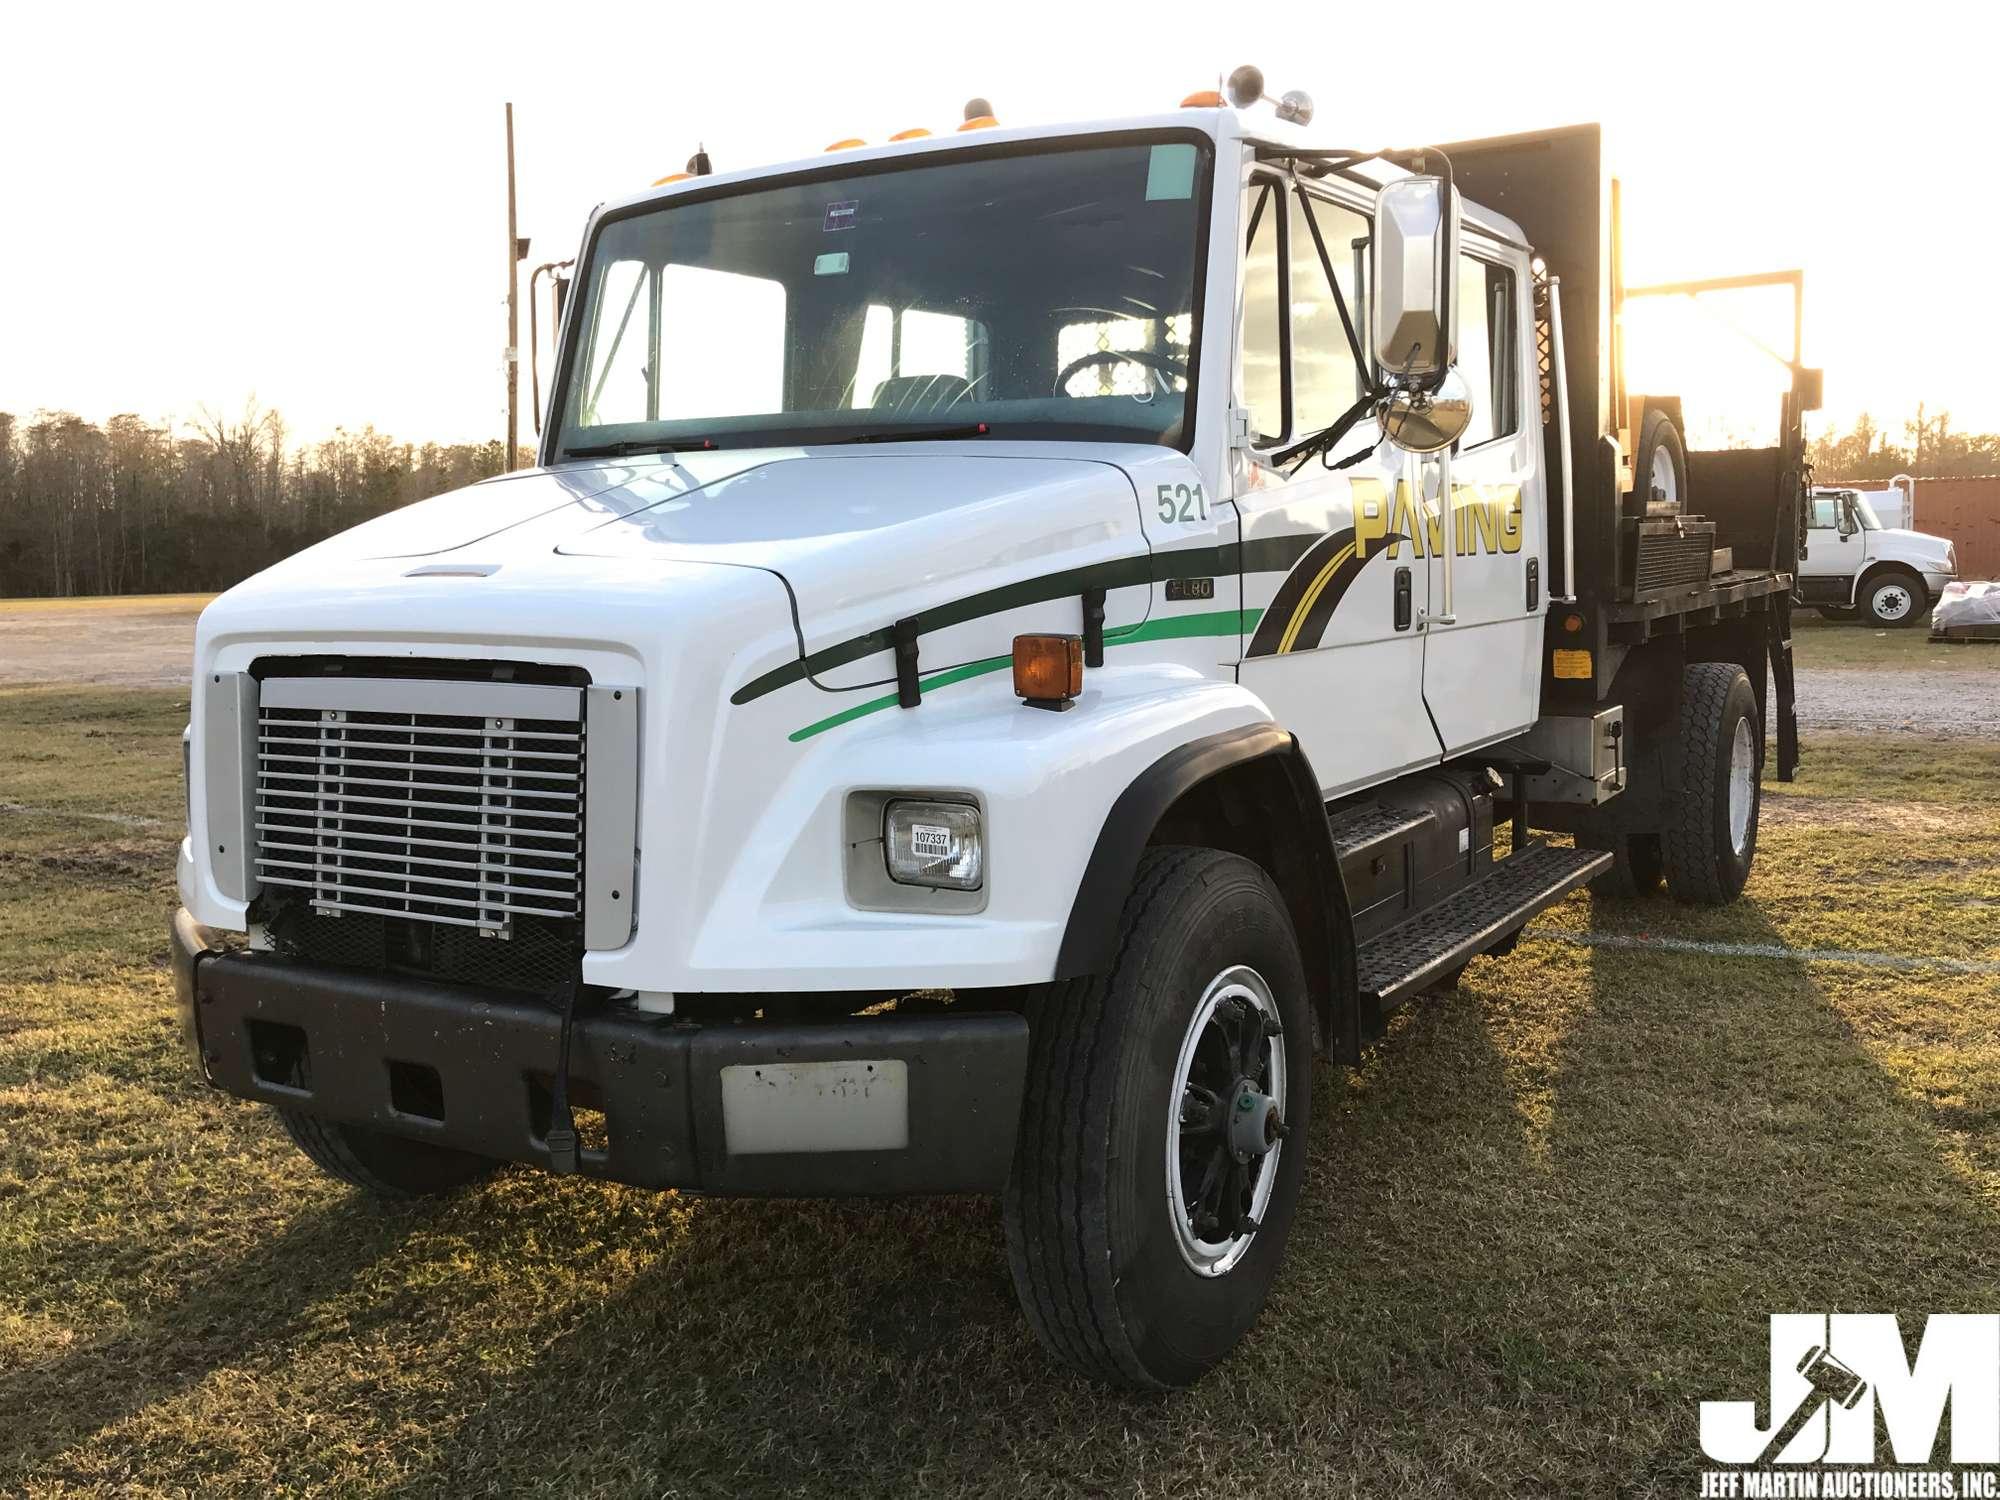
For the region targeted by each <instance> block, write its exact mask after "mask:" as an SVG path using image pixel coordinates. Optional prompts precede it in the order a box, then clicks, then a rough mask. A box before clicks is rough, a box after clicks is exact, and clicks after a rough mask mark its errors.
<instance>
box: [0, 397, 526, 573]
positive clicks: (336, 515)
mask: <svg viewBox="0 0 2000 1500" xmlns="http://www.w3.org/2000/svg"><path fill="white" fill-rule="evenodd" d="M505 453H506V445H505V444H504V443H501V442H498V441H494V442H488V443H476V444H474V443H455V444H451V445H448V446H447V445H441V444H437V443H423V444H413V443H403V442H398V441H396V439H394V438H392V437H390V436H389V435H388V434H386V433H381V432H377V431H376V430H375V429H374V428H373V427H372V426H371V427H364V428H362V429H361V430H360V431H359V432H348V431H346V430H344V429H343V430H340V431H336V432H335V433H334V435H333V436H332V437H330V438H327V439H325V440H324V441H322V442H314V443H294V442H292V441H291V439H290V435H289V434H288V433H287V431H286V428H285V422H284V418H283V417H282V416H280V415H279V414H278V413H277V412H275V411H269V410H263V409H260V408H258V407H256V406H255V405H252V406H250V407H249V408H247V409H246V410H245V411H244V412H243V413H242V414H241V415H240V416H238V417H234V418H230V417H224V416H222V415H219V414H217V413H214V412H210V411H206V410H204V411H202V412H201V413H199V414H198V415H197V416H196V418H195V419H194V421H192V422H191V423H189V424H187V425H186V426H184V427H182V428H179V429H176V428H174V427H172V426H169V425H168V424H165V423H161V422H149V421H147V420H145V419H144V418H141V417H137V416H132V415H129V414H128V415H123V416H116V417H113V418H111V419H110V420H109V421H108V422H105V423H103V424H102V425H101V426H100V425H98V424H96V423H93V422H87V421H85V420H84V419H83V418H81V417H78V416H75V415H73V414H72V413H69V412H49V411H43V412H37V413H35V414H34V415H33V416H32V417H31V418H29V419H27V420H26V421H23V420H21V419H20V418H18V417H15V416H12V415H10V414H8V413H6V412H0V598H19V597H23V596H37V595H52V596H59V597H66V596H70V595H77V594H168V593H196V592H199V593H207V592H212V591H215V590H220V589H225V588H227V587H229V586H230V585H231V584H233V583H237V582H239V581H241V580H242V579H244V578H247V577H249V576H250V575H251V574H252V573H255V572H257V571H258V570H259V569H262V568H266V567H269V566H270V565H271V564H272V563H275V562H277V561H279V560H280V559H282V558H284V557H287V556H289V555H291V554H292V553H294V552H296V551H298V550H299V549H300V548H302V547H305V546H309V545H310V544H312V543H313V542H317V541H320V540H322V539H323V538H325V537H329V536H332V535H333V534H334V533H335V532H338V531H344V530H346V529H347V528H348V527H350V526H354V525H357V524H358V523H360V522H362V521H366V520H368V519H369V518H371V517H373V516H379V515H381V514H382V513H383V512H384V511H389V510H394V509H395V508H396V507H398V506H400V505H407V504H409V503H410V502H411V501H413V500H422V499H424V498H426V497H427V496H430V495H437V494H442V493H443V492H444V491H446V490H451V489H456V488H458V487H459V486H461V485H467V484H471V483H472V482H473V481H474V480H477V479H484V478H486V477H487V476H489V475H492V474H497V473H499V472H500V471H501V468H502V467H503V464H502V459H503V458H504V456H505ZM532 461H533V459H532V457H531V456H530V455H528V454H526V453H523V454H522V455H521V458H520V462H522V463H530V462H532Z"/></svg>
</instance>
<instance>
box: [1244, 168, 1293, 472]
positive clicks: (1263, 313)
mask: <svg viewBox="0 0 2000 1500" xmlns="http://www.w3.org/2000/svg"><path fill="white" fill-rule="evenodd" d="M1284 221H1285V201H1284V197H1283V194H1282V192H1281V191H1280V189H1279V186H1278V184H1277V182H1276V181H1275V180H1273V179H1270V178H1263V179H1260V180H1259V181H1258V182H1256V183H1255V184H1254V185H1253V186H1252V187H1251V189H1250V203H1249V210H1248V222H1249V230H1248V234H1247V239H1246V242H1245V244H1246V248H1245V251H1244V260H1243V403H1244V405H1245V406H1247V407H1248V408H1249V409H1250V431H1251V432H1252V434H1254V435H1255V437H1256V439H1257V441H1258V442H1259V443H1278V442H1283V441H1284V439H1285V438H1286V436H1287V435H1289V433H1290V432H1291V424H1290V423H1289V422H1288V421H1287V420H1286V415H1287V414H1286V411H1285V319H1284V311H1285V304H1284V288H1283V277H1282V275H1281V270H1282V266H1283V261H1282V258H1281V255H1282V247H1283V240H1284V230H1285V222H1284Z"/></svg>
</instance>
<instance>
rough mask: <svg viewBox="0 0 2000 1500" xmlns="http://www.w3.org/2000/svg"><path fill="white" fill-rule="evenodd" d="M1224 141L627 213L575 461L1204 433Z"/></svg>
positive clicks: (826, 182)
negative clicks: (1198, 415)
mask: <svg viewBox="0 0 2000 1500" xmlns="http://www.w3.org/2000/svg"><path fill="white" fill-rule="evenodd" d="M1208 160H1209V151H1208V148H1207V147H1206V145H1203V144H1198V143H1197V142H1196V140H1194V139H1193V138H1188V137H1182V136H1170V135H1166V134H1160V135H1155V136H1147V137H1141V138H1136V139H1135V138H1127V142H1126V143H1121V144H1117V145H1099V146H1091V145H1061V146H1050V147H1046V148H1043V147H1037V148H1036V149H1034V150H1032V151H1025V152H1024V151H1021V150H1018V149H1012V150H1009V151H1008V152H1007V153H1006V154H987V155H982V156H978V157H974V158H971V159H967V158H965V157H962V156H959V157H954V158H952V159H950V160H946V161H939V160H937V159H935V158H922V157H920V158H917V159H916V162H917V163H918V164H911V163H894V162H892V163H869V164H867V165H865V166H857V167H856V169H855V170H853V171H852V172H848V173H843V174H839V175H835V176H828V177H815V178H814V180H812V181H810V182H796V181H795V182H792V183H789V184H784V185H773V186H768V187H759V186H750V187H746V188H743V189H739V190H736V191H732V192H729V193H727V194H725V195H722V196H717V197H713V198H708V199H706V200H698V201H693V202H687V203H669V204H667V205H664V206H661V207H657V208H648V209H646V210H643V211H641V212H638V213H633V214H629V215H627V216H625V217H622V218H619V219H615V220H613V221H611V222H609V223H607V224H605V225H604V227H603V228H602V230H601V231H600V232H599V234H598V235H597V237H596V241H595V244H594V246H593V248H592V251H591V256H590V263H589V266H588V268H587V269H586V271H585V272H584V274H583V277H582V280H581V282H580V284H579V286H580V295H581V296H582V297H583V299H584V300H583V305H582V306H581V307H580V308H579V309H578V311H577V318H576V322H575V325H574V326H575V333H574V335H573V336H572V338H571V340H570V345H569V353H568V361H567V365H566V368H565V372H564V380H563V385H562V387H561V389H560V391H559V392H558V396H557V400H558V402H559V411H560V414H561V426H560V432H559V439H558V444H559V449H560V452H559V454H558V456H559V457H576V456H581V455H583V454H586V453H589V452H593V451H595V452H633V451H640V450H643V449H644V448H647V447H681V448H699V447H701V446H703V445H704V444H708V445H713V446H716V447H745V446H752V445H757V444H765V443H784V442H838V441H862V440H867V439H882V438H895V437H907V436H921V435H924V434H925V433H926V432H935V433H937V434H938V435H940V436H947V435H948V436H954V437H956V436H966V437H971V436H978V435H982V432H981V429H982V426H983V429H984V431H985V432H990V433H991V434H993V435H994V436H998V437H1030V438H1078V439H1088V440H1100V441H1119V442H1146V443H1163V444H1169V445H1175V446H1180V447H1185V446H1187V444H1188V442H1189V439H1190V437H1191V431H1192V425H1193V423H1192V407H1191V406H1190V404H1189V396H1190V391H1189V385H1190V378H1191V371H1192V368H1193V359H1194V353H1195V347H1196V342H1195V341H1196V332H1197V327H1196V316H1195V296H1194V290H1195V287H1196V285H1197V283H1198V277H1199V271H1200V266H1199V261H1200V258H1201V253H1202V246H1203V241H1204V239H1205V234H1204V219H1203V213H1204V208H1205V204H1206V201H1207V179H1208V173H1207V163H1208Z"/></svg>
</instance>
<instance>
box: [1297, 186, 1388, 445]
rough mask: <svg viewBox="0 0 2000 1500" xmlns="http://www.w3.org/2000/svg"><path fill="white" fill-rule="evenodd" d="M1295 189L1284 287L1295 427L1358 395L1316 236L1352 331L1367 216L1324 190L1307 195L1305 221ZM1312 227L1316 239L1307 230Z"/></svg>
mask: <svg viewBox="0 0 2000 1500" xmlns="http://www.w3.org/2000/svg"><path fill="white" fill-rule="evenodd" d="M1307 211H1308V208H1307V203H1306V201H1305V199H1304V197H1303V195H1302V194H1299V195H1294V197H1293V200H1292V226H1291V241H1292V243H1291V255H1290V257H1289V259H1290V263H1291V272H1292V279H1291V290H1290V293H1289V296H1288V298H1287V301H1288V303H1289V305H1290V308H1291V314H1292V421H1293V424H1294V426H1295V427H1296V428H1297V430H1298V432H1299V433H1300V435H1302V436H1303V435H1304V434H1306V433H1309V432H1317V431H1319V429H1320V428H1322V427H1326V426H1329V425H1331V424H1332V423H1333V422H1334V421H1336V420H1337V419H1338V418H1339V416H1340V414H1341V413H1342V412H1344V411H1346V410H1347V409H1348V408H1349V407H1350V406H1352V405H1353V404H1354V403H1355V401H1356V400H1357V399H1358V398H1359V397H1360V395H1361V385H1360V378H1359V376H1358V375H1357V374H1356V372H1355V369H1354V351H1353V348H1352V346H1351V345H1349V343H1348V342H1347V330H1346V329H1345V328H1344V327H1342V326H1341V321H1340V306H1339V304H1337V303H1336V302H1335V301H1334V297H1333V291H1332V289H1331V288H1330V287H1329V286H1328V285H1327V279H1326V266H1325V265H1324V264H1323V263H1322V262H1321V260H1320V255H1319V244H1324V245H1325V246H1326V258H1327V260H1328V261H1329V262H1331V263H1332V266H1333V284H1334V285H1335V286H1338V287H1339V288H1340V299H1341V301H1342V302H1344V303H1346V305H1347V315H1348V316H1349V317H1350V318H1352V319H1353V320H1354V328H1355V333H1356V335H1357V337H1358V336H1360V333H1361V330H1362V329H1365V328H1366V327H1367V326H1368V322H1367V309H1366V308H1365V307H1363V305H1362V272H1361V268H1362V267H1363V266H1364V265H1366V264H1367V251H1368V220H1367V219H1366V218H1365V217H1363V216H1362V215H1361V214H1358V213H1356V212H1355V211H1354V210H1353V209H1351V208H1344V207H1342V206H1341V205H1340V204H1338V203H1333V202H1329V201H1328V200H1327V199H1325V198H1320V197H1314V198H1312V199H1311V200H1310V212H1311V215H1312V218H1311V221H1310V222H1308V221H1307V218H1306V214H1307ZM1314 229H1317V230H1318V231H1319V243H1315V242H1314V239H1313V230H1314Z"/></svg>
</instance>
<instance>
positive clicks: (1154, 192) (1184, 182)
mask: <svg viewBox="0 0 2000 1500" xmlns="http://www.w3.org/2000/svg"><path fill="white" fill-rule="evenodd" d="M1194 168H1195V154H1194V147H1193V146H1191V145H1188V144H1187V143H1185V142H1174V143H1172V144H1169V145H1162V146H1155V147H1154V148H1153V153H1152V157H1151V159H1150V160H1148V161H1147V163H1146V201H1147V202H1148V203H1167V202H1173V201H1175V200H1177V199H1182V198H1192V197H1193V196H1194ZM827 227H828V228H829V229H831V228H832V227H833V226H832V225H831V224H829V225H828V226H827Z"/></svg>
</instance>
